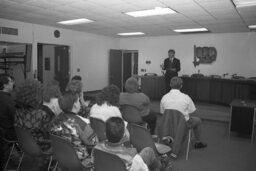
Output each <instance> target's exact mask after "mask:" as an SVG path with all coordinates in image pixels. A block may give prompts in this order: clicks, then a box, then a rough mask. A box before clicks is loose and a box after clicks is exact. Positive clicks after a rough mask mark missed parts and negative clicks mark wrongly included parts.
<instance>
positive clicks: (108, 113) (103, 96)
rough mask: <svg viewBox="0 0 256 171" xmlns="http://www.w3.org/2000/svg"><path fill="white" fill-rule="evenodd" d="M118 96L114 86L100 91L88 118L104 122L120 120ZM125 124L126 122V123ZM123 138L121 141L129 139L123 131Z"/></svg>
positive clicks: (118, 93)
mask: <svg viewBox="0 0 256 171" xmlns="http://www.w3.org/2000/svg"><path fill="white" fill-rule="evenodd" d="M119 96H120V90H119V88H118V87H117V86H115V85H110V86H107V87H105V88H103V89H102V91H101V92H100V93H99V94H98V96H97V99H96V104H94V105H93V106H92V108H91V110H90V117H92V118H97V119H100V120H102V121H103V122H106V121H107V120H108V119H109V118H110V117H119V118H122V114H121V112H120V110H119V108H118V107H119ZM126 124H127V122H126ZM125 135H126V136H125V137H124V138H123V141H127V140H128V139H129V132H128V130H127V129H125Z"/></svg>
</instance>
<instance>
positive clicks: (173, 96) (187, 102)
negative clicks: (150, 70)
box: [160, 77, 207, 158]
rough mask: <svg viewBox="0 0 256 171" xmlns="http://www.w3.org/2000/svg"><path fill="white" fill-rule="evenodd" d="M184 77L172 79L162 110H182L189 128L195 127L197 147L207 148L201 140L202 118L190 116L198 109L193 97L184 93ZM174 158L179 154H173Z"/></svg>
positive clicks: (163, 99)
mask: <svg viewBox="0 0 256 171" xmlns="http://www.w3.org/2000/svg"><path fill="white" fill-rule="evenodd" d="M182 83H183V82H182V79H181V78H179V77H173V78H172V79H171V81H170V86H171V88H172V89H171V90H170V92H169V93H167V94H165V95H164V96H163V97H162V99H161V102H160V112H161V113H164V111H165V110H166V109H175V110H178V111H180V112H181V113H182V114H183V115H184V117H185V120H186V126H187V128H193V131H194V135H195V141H196V142H195V148H205V147H207V144H205V143H203V142H201V119H200V118H198V117H194V116H190V115H191V114H192V113H194V112H195V111H196V107H195V105H194V103H193V101H192V99H191V98H190V97H189V96H188V95H186V94H184V93H182V92H181V91H180V89H181V88H182ZM171 155H172V157H173V158H176V157H177V154H175V153H172V154H171Z"/></svg>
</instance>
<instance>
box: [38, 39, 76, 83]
mask: <svg viewBox="0 0 256 171" xmlns="http://www.w3.org/2000/svg"><path fill="white" fill-rule="evenodd" d="M39 45H42V47H43V46H44V45H49V46H53V48H54V51H55V47H57V46H65V47H68V65H69V71H68V74H69V79H70V72H71V61H70V59H71V46H70V45H64V44H51V43H40V42H38V43H37V71H36V72H37V74H36V75H37V76H36V78H37V79H38V78H40V79H41V80H39V79H38V80H39V81H41V82H42V83H44V80H43V72H44V69H43V62H44V61H42V60H43V51H40V50H38V47H39ZM39 53H41V55H42V56H41V57H40V54H39ZM39 58H41V63H40V61H39V60H40V59H39ZM40 64H41V66H39V65H40ZM52 65H55V60H54V63H53V64H52ZM39 69H40V70H41V71H40V70H39ZM39 74H41V75H39ZM53 79H54V78H53Z"/></svg>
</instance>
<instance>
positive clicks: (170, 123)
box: [156, 109, 191, 160]
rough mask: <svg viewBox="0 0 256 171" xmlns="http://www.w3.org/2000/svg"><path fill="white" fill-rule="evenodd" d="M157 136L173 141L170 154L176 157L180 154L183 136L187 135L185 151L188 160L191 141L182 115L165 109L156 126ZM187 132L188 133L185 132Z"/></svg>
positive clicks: (189, 132)
mask: <svg viewBox="0 0 256 171" xmlns="http://www.w3.org/2000/svg"><path fill="white" fill-rule="evenodd" d="M156 130H157V135H158V136H159V138H160V139H161V140H162V139H163V138H164V137H166V136H171V137H172V138H173V139H174V141H173V146H172V152H173V153H175V154H176V155H177V154H178V153H179V152H180V150H181V147H182V144H183V142H184V139H185V137H186V136H185V135H186V134H187V133H188V143H187V150H186V160H187V159H188V153H189V146H190V141H191V129H188V128H187V126H186V121H185V118H184V115H183V114H182V113H181V112H179V111H177V110H173V109H167V110H165V112H164V115H163V116H162V118H161V120H160V121H159V123H158V125H157V129H156ZM187 131H188V132H187Z"/></svg>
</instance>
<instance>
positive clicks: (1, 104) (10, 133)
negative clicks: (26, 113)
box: [0, 74, 17, 170]
mask: <svg viewBox="0 0 256 171" xmlns="http://www.w3.org/2000/svg"><path fill="white" fill-rule="evenodd" d="M13 88H14V80H13V79H12V77H11V76H10V75H8V74H0V128H1V130H0V131H1V136H3V137H5V138H6V139H8V140H17V137H16V132H15V129H14V127H13V123H14V116H15V110H16V109H15V101H14V99H13V97H12V95H11V93H12V92H13ZM9 151H10V147H9V145H8V144H7V143H6V142H5V141H3V140H2V137H1V138H0V154H1V155H0V170H1V169H2V167H3V165H4V163H5V161H6V160H7V158H8V155H9Z"/></svg>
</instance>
